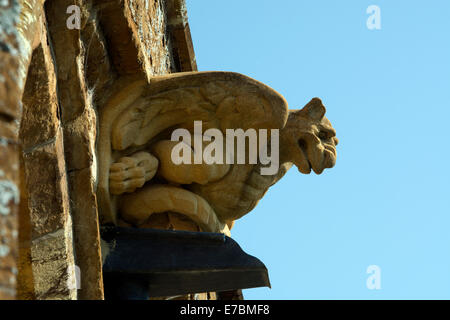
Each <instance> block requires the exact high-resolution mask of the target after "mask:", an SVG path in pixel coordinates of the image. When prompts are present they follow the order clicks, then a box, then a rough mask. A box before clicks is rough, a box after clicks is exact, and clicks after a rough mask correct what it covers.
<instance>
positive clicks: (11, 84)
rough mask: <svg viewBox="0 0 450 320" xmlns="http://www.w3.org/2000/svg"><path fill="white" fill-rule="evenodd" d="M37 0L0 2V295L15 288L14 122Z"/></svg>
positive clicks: (16, 192) (37, 11)
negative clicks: (0, 3) (0, 4)
mask: <svg viewBox="0 0 450 320" xmlns="http://www.w3.org/2000/svg"><path fill="white" fill-rule="evenodd" d="M40 12H41V5H40V1H35V0H21V1H20V0H9V1H8V2H7V3H6V4H5V2H3V4H2V6H0V30H1V31H2V32H0V266H1V267H0V268H1V269H0V299H12V298H14V297H15V294H16V290H15V286H16V279H15V278H16V274H17V269H16V259H17V253H18V250H17V233H18V230H17V213H18V204H19V190H18V183H19V175H18V170H19V150H18V145H17V143H18V140H19V139H18V133H19V132H18V130H16V128H18V123H19V122H20V117H21V114H22V104H21V102H20V100H21V96H22V92H23V88H24V83H25V77H26V70H27V68H28V64H29V61H30V56H31V50H32V45H33V41H34V32H35V25H36V21H38V20H39V16H40Z"/></svg>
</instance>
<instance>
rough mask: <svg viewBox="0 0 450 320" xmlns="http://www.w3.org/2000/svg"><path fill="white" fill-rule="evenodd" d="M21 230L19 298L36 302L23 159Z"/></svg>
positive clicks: (18, 275) (20, 208)
mask: <svg viewBox="0 0 450 320" xmlns="http://www.w3.org/2000/svg"><path fill="white" fill-rule="evenodd" d="M19 230H20V232H19V260H18V265H17V269H18V274H17V298H18V299H20V300H34V299H36V296H35V294H34V278H33V269H32V268H31V220H30V210H29V208H28V192H27V187H26V178H25V169H24V163H23V157H20V206H19Z"/></svg>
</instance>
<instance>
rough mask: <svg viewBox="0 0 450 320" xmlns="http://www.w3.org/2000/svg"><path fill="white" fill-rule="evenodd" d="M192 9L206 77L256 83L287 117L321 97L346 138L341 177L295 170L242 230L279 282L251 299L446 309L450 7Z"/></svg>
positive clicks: (246, 245)
mask: <svg viewBox="0 0 450 320" xmlns="http://www.w3.org/2000/svg"><path fill="white" fill-rule="evenodd" d="M187 5H188V15H189V24H190V27H191V32H192V39H193V42H194V48H195V53H196V57H197V64H198V68H199V71H207V70H225V71H235V72H239V73H242V74H245V75H248V76H250V77H253V78H255V79H257V80H259V81H261V82H263V83H265V84H267V85H269V86H271V87H272V88H274V89H275V90H277V91H278V92H280V93H281V94H282V95H283V96H284V97H285V98H286V100H287V101H288V102H289V104H290V107H291V108H301V107H303V105H305V104H306V103H307V102H308V101H309V100H310V99H311V98H312V97H315V96H318V97H320V98H322V100H323V102H324V104H325V106H326V107H327V117H328V118H329V119H330V120H331V122H332V124H333V126H334V128H335V129H336V131H337V135H338V138H339V140H340V144H339V145H338V148H337V149H338V160H337V164H336V166H335V167H334V168H333V169H331V170H327V171H325V172H324V173H323V174H322V175H319V176H318V175H315V174H311V175H302V174H300V173H299V172H298V171H297V170H296V168H293V169H291V170H290V171H289V172H288V174H287V175H286V176H285V177H284V178H283V179H282V180H281V181H280V182H279V183H278V184H276V185H275V186H274V187H272V188H271V189H270V190H269V192H268V193H267V194H266V196H265V197H264V198H263V199H262V200H261V202H260V203H259V205H258V206H257V207H256V209H255V210H253V211H252V212H250V213H249V214H248V215H247V216H245V217H243V218H242V219H240V220H238V221H237V222H236V224H235V227H234V228H233V230H232V236H233V238H234V239H235V240H237V241H238V242H239V244H240V245H241V246H242V248H243V249H244V250H245V251H246V252H248V253H249V254H252V255H254V256H256V257H258V258H259V259H261V260H262V261H263V262H264V263H265V264H266V266H267V268H268V269H269V275H270V279H271V283H272V289H268V288H258V289H249V290H245V291H244V296H245V298H246V299H450V196H449V191H450V190H449V189H450V188H449V184H450V169H449V168H450V165H449V164H450V151H449V146H448V145H449V141H448V136H449V135H448V132H449V130H450V126H449V117H450V102H449V101H450V40H449V37H450V35H449V34H450V19H449V18H448V13H449V12H450V1H447V0H441V1H439V0H431V1H405V0H396V1H392V0H391V1H387V0H386V1H382V0H372V1H364V0H353V1H351V0H346V1H335V0H320V1H303V0H302V1H300V0H289V1H287V0H286V1H279V2H274V1H269V0H258V1H256V0H246V1H242V0H227V1H219V0H208V1H206V0H187ZM369 5H378V6H379V7H380V9H381V30H369V29H368V28H367V27H366V20H367V18H368V17H369V15H368V14H366V9H367V7H368V6H369ZM369 265H378V266H379V267H380V268H381V289H380V290H369V289H368V288H367V287H366V279H367V277H368V276H369V275H368V274H366V269H367V267H368V266H369Z"/></svg>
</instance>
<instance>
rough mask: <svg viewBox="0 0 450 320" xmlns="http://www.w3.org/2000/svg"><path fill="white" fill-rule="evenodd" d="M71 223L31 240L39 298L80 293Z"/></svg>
mask: <svg viewBox="0 0 450 320" xmlns="http://www.w3.org/2000/svg"><path fill="white" fill-rule="evenodd" d="M70 226H71V224H70ZM68 227H69V225H67V226H66V227H65V228H63V229H59V230H57V231H55V232H53V233H50V234H47V235H45V236H43V237H41V238H38V239H34V240H33V241H32V244H31V251H32V268H33V274H34V275H35V288H34V289H35V294H36V298H37V299H40V300H43V299H51V300H68V299H70V300H73V299H76V297H77V295H76V292H77V290H76V282H75V273H74V270H75V269H74V268H73V252H72V250H71V246H72V243H71V241H72V238H71V231H72V230H71V228H68Z"/></svg>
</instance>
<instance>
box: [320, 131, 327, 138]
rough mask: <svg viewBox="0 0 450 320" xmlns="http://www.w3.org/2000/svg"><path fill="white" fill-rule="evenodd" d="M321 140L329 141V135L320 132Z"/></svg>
mask: <svg viewBox="0 0 450 320" xmlns="http://www.w3.org/2000/svg"><path fill="white" fill-rule="evenodd" d="M319 138H320V139H323V140H326V139H328V133H327V132H325V131H319Z"/></svg>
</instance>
